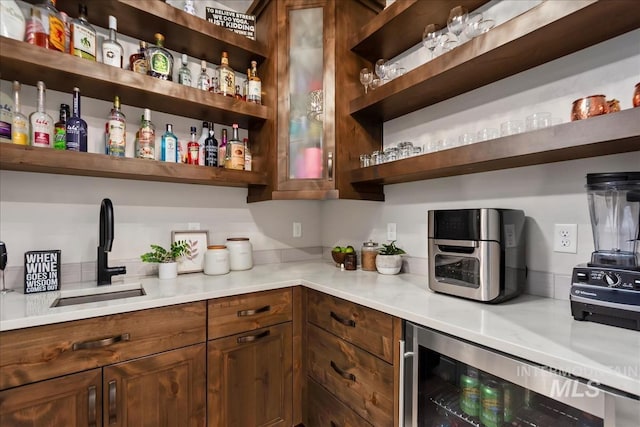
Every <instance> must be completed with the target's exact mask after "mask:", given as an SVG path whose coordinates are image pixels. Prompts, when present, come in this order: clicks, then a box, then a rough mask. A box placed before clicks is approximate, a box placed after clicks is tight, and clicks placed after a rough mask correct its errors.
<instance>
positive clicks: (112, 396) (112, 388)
mask: <svg viewBox="0 0 640 427" xmlns="http://www.w3.org/2000/svg"><path fill="white" fill-rule="evenodd" d="M116 393H117V385H116V381H115V380H113V381H109V424H115V423H116V422H117V421H118V420H117V414H118V411H117V401H116Z"/></svg>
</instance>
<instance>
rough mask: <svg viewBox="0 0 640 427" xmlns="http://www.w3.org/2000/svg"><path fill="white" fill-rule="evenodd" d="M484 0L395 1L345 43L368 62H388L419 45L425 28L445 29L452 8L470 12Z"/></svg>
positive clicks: (484, 0) (486, 0) (485, 0)
mask: <svg viewBox="0 0 640 427" xmlns="http://www.w3.org/2000/svg"><path fill="white" fill-rule="evenodd" d="M487 2H488V0H459V1H456V2H455V3H454V2H451V0H398V1H396V2H395V3H393V4H391V5H390V6H389V7H387V8H386V9H385V10H383V11H382V12H380V14H378V15H377V16H376V17H375V18H374V19H372V20H371V21H370V22H369V23H367V24H366V25H364V26H363V27H362V28H360V30H359V31H358V32H356V33H355V34H354V35H353V36H352V37H351V39H350V40H349V46H352V47H351V50H352V51H353V52H355V53H357V54H358V55H360V56H361V57H363V58H366V59H368V60H369V61H370V62H372V63H373V62H375V61H377V60H378V59H380V58H385V59H391V58H393V57H395V56H397V55H399V54H400V53H402V52H404V51H406V50H407V49H409V48H411V47H413V46H415V45H416V44H418V43H420V42H421V41H422V32H423V30H424V27H425V26H426V25H427V24H436V25H439V27H440V28H445V27H446V26H447V18H448V17H449V11H450V10H451V8H452V7H453V6H458V5H460V6H464V7H466V8H467V10H469V11H473V10H475V9H477V8H478V7H480V6H482V5H483V4H485V3H487Z"/></svg>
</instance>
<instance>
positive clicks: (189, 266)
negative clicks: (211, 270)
mask: <svg viewBox="0 0 640 427" xmlns="http://www.w3.org/2000/svg"><path fill="white" fill-rule="evenodd" d="M178 240H186V241H187V244H188V245H189V255H187V256H184V257H182V258H180V259H179V260H178V274H182V273H197V272H199V271H203V270H204V253H205V252H206V251H207V246H208V245H209V231H208V230H178V231H172V232H171V243H174V242H177V241H178Z"/></svg>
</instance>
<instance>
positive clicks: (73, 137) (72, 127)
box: [67, 87, 87, 153]
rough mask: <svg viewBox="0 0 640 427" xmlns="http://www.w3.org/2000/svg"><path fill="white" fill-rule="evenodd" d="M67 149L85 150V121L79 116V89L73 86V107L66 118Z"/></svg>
mask: <svg viewBox="0 0 640 427" xmlns="http://www.w3.org/2000/svg"><path fill="white" fill-rule="evenodd" d="M67 150H71V151H82V152H84V153H86V152H87V122H85V121H84V120H83V119H82V118H81V116H80V89H78V88H77V87H74V88H73V107H72V110H71V117H70V118H69V120H67Z"/></svg>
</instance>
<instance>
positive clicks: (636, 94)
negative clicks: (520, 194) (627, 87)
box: [633, 83, 640, 107]
mask: <svg viewBox="0 0 640 427" xmlns="http://www.w3.org/2000/svg"><path fill="white" fill-rule="evenodd" d="M633 106H634V107H640V83H638V84H637V85H636V89H635V90H634V91H633Z"/></svg>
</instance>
